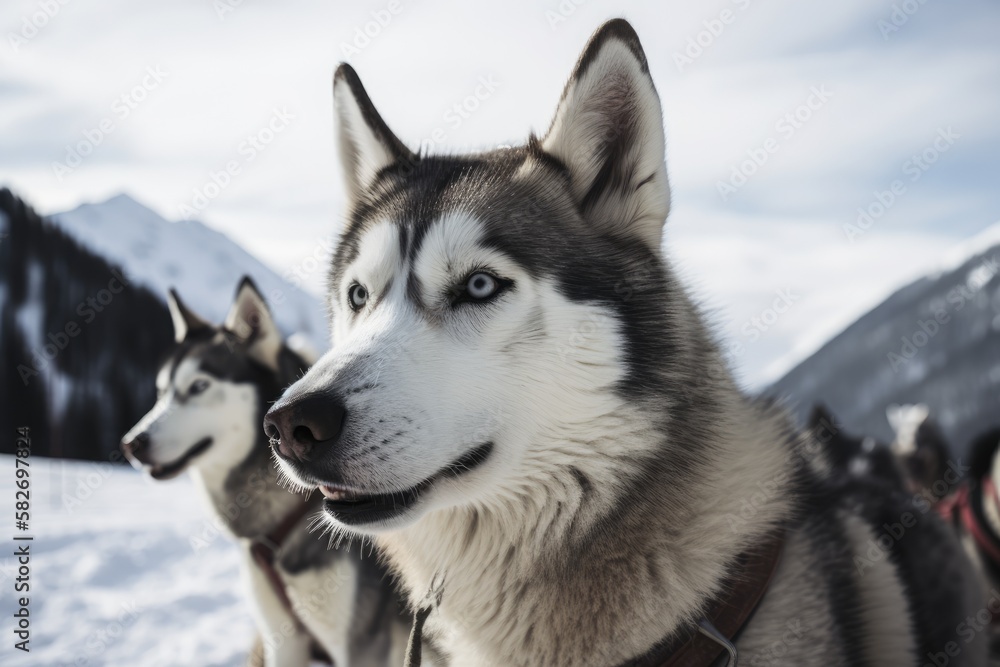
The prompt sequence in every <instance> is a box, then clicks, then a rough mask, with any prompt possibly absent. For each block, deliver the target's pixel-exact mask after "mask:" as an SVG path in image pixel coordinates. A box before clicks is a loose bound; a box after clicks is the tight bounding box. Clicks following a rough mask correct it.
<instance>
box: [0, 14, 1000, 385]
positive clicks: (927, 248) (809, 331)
mask: <svg viewBox="0 0 1000 667" xmlns="http://www.w3.org/2000/svg"><path fill="white" fill-rule="evenodd" d="M617 16H622V17H625V18H626V19H629V20H630V21H631V22H632V23H633V25H634V26H635V28H636V30H637V31H638V33H639V36H640V38H641V39H642V41H643V44H644V47H645V50H646V53H647V57H648V60H649V64H650V71H651V73H652V76H653V79H654V81H655V83H656V86H657V90H658V91H659V93H660V96H661V100H662V104H663V110H664V123H665V127H666V136H667V144H668V145H667V169H668V172H669V174H670V179H671V185H672V192H673V204H672V211H671V215H670V218H669V219H668V222H667V228H666V233H665V238H664V249H665V252H666V254H667V256H668V257H669V258H670V261H671V262H672V263H673V264H674V265H675V266H676V267H677V268H678V270H679V271H680V272H681V274H682V275H683V276H684V277H685V278H686V280H687V282H688V284H689V285H690V286H691V289H692V292H693V293H694V294H695V295H696V297H697V298H698V299H699V301H700V302H701V303H702V304H703V306H704V309H705V311H706V313H707V315H708V317H709V318H710V319H711V321H712V322H713V324H714V325H715V327H716V329H717V331H718V332H719V336H720V337H721V338H722V339H723V341H724V344H725V347H726V349H727V351H728V352H729V355H730V359H731V361H732V365H733V366H734V368H735V370H736V372H737V375H738V377H739V379H740V381H741V382H742V383H743V384H744V385H746V386H748V387H751V388H752V387H760V386H762V385H764V384H766V383H768V382H770V381H772V380H774V379H777V378H778V377H780V375H781V374H782V373H783V372H784V371H786V370H788V369H789V368H790V367H791V366H792V365H794V364H795V363H796V362H797V361H799V360H801V359H802V358H804V357H805V356H808V354H810V353H811V352H813V351H814V350H815V349H817V348H818V347H819V346H820V345H821V344H822V343H823V342H824V341H826V340H828V339H829V338H830V337H831V336H833V335H835V334H836V333H837V332H838V331H840V330H841V329H842V328H843V327H844V326H846V325H847V324H849V323H850V322H852V321H853V320H854V319H856V318H857V317H858V316H860V315H861V314H863V313H864V312H865V311H867V310H868V309H870V308H871V307H873V306H874V305H877V304H878V303H879V302H880V301H881V300H882V299H884V298H885V297H886V296H887V295H888V294H890V293H891V292H892V291H893V290H895V289H896V288H898V287H900V286H902V285H903V284H905V283H907V282H909V281H910V280H912V279H914V278H916V277H919V276H921V275H924V274H926V273H928V272H930V271H934V270H935V269H936V268H937V267H939V266H940V265H941V263H942V262H943V261H945V258H946V257H947V256H949V251H951V252H952V254H954V252H953V249H954V248H955V247H956V246H961V247H965V246H963V245H962V244H965V245H967V244H968V243H969V239H971V238H973V237H976V236H977V235H981V234H983V233H985V234H987V235H991V236H993V235H995V232H996V227H992V229H990V228H991V226H994V225H995V223H997V221H998V220H1000V187H998V185H1000V183H998V179H1000V167H998V162H1000V159H998V157H997V156H998V155H1000V123H998V122H997V119H998V118H1000V40H998V39H997V38H996V34H997V29H998V28H1000V5H998V4H997V3H991V2H988V1H985V0H969V1H965V2H960V1H956V2H945V1H943V0H923V1H921V0H845V1H843V2H837V3H831V2H822V3H821V2H801V0H769V1H765V0H711V1H708V2H704V1H701V2H695V1H693V0H692V1H688V2H662V1H650V2H624V3H623V2H603V1H599V0H562V1H561V2H559V1H557V0H543V1H541V2H527V1H524V0H518V1H514V2H504V3H499V2H498V3H490V4H486V3H469V2H436V1H430V0H421V2H413V1H412V0H366V1H363V2H352V3H350V4H348V3H331V2H306V1H299V0H293V1H289V2H281V3H277V2H269V3H264V2H254V1H252V0H214V1H213V0H198V1H195V0H177V1H175V2H171V3H155V4H153V3H134V2H126V1H125V0H105V1H96V0H95V1H92V2H80V1H78V0H65V4H60V3H59V2H58V1H57V0H52V2H51V3H49V2H43V1H42V0H29V1H25V2H21V1H19V0H17V1H14V2H6V3H4V10H3V14H2V15H0V38H2V43H0V184H2V185H6V186H8V187H11V188H12V189H14V190H15V192H17V193H18V194H19V195H21V196H22V197H25V198H26V199H27V200H28V201H29V202H30V203H31V204H32V205H33V206H35V207H36V208H37V209H38V210H39V211H40V212H42V213H55V212H59V211H63V210H66V209H69V208H72V207H74V206H76V205H78V204H80V203H82V202H88V201H91V202H92V201H100V200H103V199H106V198H108V197H111V196H113V195H116V194H118V193H121V192H127V193H129V194H130V195H131V196H133V197H135V198H136V199H138V200H139V201H141V202H143V203H145V204H146V205H148V206H150V207H151V208H153V209H154V210H155V211H157V212H158V213H160V214H161V215H163V216H164V217H166V218H168V219H180V218H184V217H195V218H197V219H200V220H202V221H203V222H205V223H206V224H208V225H209V226H211V227H213V228H215V229H218V230H220V231H222V232H224V233H226V234H227V235H229V236H230V237H231V238H233V239H234V240H236V241H237V242H238V243H240V244H241V245H243V246H244V247H246V248H247V249H248V250H249V251H250V252H252V253H254V254H255V255H257V256H258V257H260V258H261V259H262V260H263V261H264V262H265V263H267V264H269V265H270V266H271V267H273V268H274V269H275V270H276V271H278V273H280V274H284V275H290V274H293V273H294V274H297V275H298V276H299V278H300V279H302V280H304V282H305V284H306V286H307V287H309V288H310V289H311V291H313V292H314V293H316V294H319V293H321V292H322V289H323V275H324V271H323V270H322V269H315V268H313V267H315V266H316V265H317V263H316V262H315V261H314V259H313V258H315V257H317V256H324V255H325V254H326V253H328V252H329V249H330V239H331V237H332V236H333V235H334V233H335V230H336V229H337V226H338V224H339V222H340V220H341V219H342V216H343V206H344V189H343V187H342V183H341V174H340V168H339V164H338V163H337V162H336V160H335V144H334V139H333V137H334V134H333V121H332V115H333V112H332V98H331V78H332V73H333V70H334V69H335V67H336V65H337V64H338V63H339V62H341V61H345V60H346V61H348V62H350V63H351V64H352V65H354V67H355V69H356V70H357V71H358V73H359V74H360V76H361V78H362V80H363V81H364V83H365V86H366V88H367V90H368V92H369V94H370V96H371V98H372V100H373V101H374V103H375V105H376V106H377V107H378V109H379V110H380V112H381V113H382V115H383V117H384V118H385V119H386V121H387V122H388V123H389V125H390V126H391V127H392V128H393V130H394V131H395V132H396V134H397V135H398V136H399V137H400V138H401V139H402V140H403V141H404V142H406V143H407V144H408V145H410V146H411V147H414V148H415V147H417V146H422V147H423V148H425V149H429V150H436V151H444V152H459V151H464V150H475V149H482V148H491V147H494V146H497V145H504V144H513V143H520V142H522V141H523V140H524V139H525V137H527V135H528V132H529V131H532V130H534V131H535V132H544V130H545V129H546V128H547V127H548V123H549V120H550V118H551V114H552V113H553V111H554V108H555V105H556V102H557V101H558V98H559V95H560V93H561V91H562V87H563V84H564V83H565V80H566V77H567V76H568V74H569V72H570V70H571V69H572V66H573V64H574V62H575V60H576V58H577V57H578V55H579V52H580V50H581V49H582V48H583V45H584V44H585V43H586V40H587V38H588V36H589V35H590V34H591V33H592V32H593V30H594V29H595V28H596V27H597V26H598V25H600V24H601V23H602V22H603V21H604V20H607V19H609V18H613V17H617Z"/></svg>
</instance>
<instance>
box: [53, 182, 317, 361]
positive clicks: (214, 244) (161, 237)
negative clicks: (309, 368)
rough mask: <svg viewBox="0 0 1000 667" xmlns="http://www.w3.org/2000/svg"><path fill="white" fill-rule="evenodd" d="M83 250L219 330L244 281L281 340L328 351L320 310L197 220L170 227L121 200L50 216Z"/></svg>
mask: <svg viewBox="0 0 1000 667" xmlns="http://www.w3.org/2000/svg"><path fill="white" fill-rule="evenodd" d="M51 220H52V222H54V223H55V224H57V225H58V226H59V227H61V228H62V229H64V230H65V231H66V232H67V233H69V234H70V236H72V237H73V238H75V239H77V240H78V241H79V242H80V243H81V244H82V245H83V246H84V247H86V248H89V249H90V250H92V251H94V252H95V253H97V254H98V255H100V256H102V257H104V258H106V259H108V260H109V261H110V262H112V263H114V264H117V265H119V266H121V267H122V269H123V270H124V273H125V275H126V276H127V277H128V278H129V279H131V280H135V281H136V282H138V283H140V284H142V285H143V286H145V287H147V288H148V289H149V290H150V291H152V292H153V293H154V294H158V295H161V297H165V296H166V293H167V290H168V289H169V288H171V287H173V288H174V289H176V290H177V291H178V293H180V295H181V298H182V299H184V302H185V303H187V304H188V305H189V306H190V307H191V308H192V309H193V310H194V311H195V312H197V313H198V314H200V315H202V316H203V317H205V318H206V319H208V320H209V321H211V322H221V321H222V319H223V318H224V317H225V315H226V312H227V311H228V309H229V305H230V303H231V302H232V298H233V295H234V294H235V292H236V286H237V284H238V283H239V280H240V278H241V277H242V276H244V275H249V276H251V277H252V278H253V279H254V281H255V282H256V283H257V285H258V287H260V289H261V291H262V292H263V293H264V296H265V297H266V298H267V300H268V304H269V305H270V306H271V310H272V312H273V313H274V315H275V317H276V318H277V320H278V324H279V325H280V326H281V329H282V331H283V332H284V333H285V334H286V335H289V334H292V333H296V332H298V333H301V334H303V335H304V336H306V337H307V338H308V339H309V340H310V342H311V343H312V344H313V346H314V347H315V348H316V349H325V348H326V346H327V345H326V344H327V325H326V316H325V310H324V308H323V305H322V304H321V303H320V302H319V300H318V299H316V298H315V297H313V296H311V295H309V294H307V293H306V292H304V291H302V290H301V289H299V288H298V287H295V286H293V285H290V284H289V283H288V282H287V281H286V280H284V279H283V278H282V277H281V276H279V275H278V274H277V273H275V272H274V271H273V270H271V269H270V268H268V267H267V266H265V265H264V264H263V263H262V262H261V261H260V260H258V259H257V258H256V257H254V256H253V255H251V254H250V253H248V252H247V251H246V250H244V249H243V248H242V247H241V246H239V245H237V244H236V243H235V242H233V241H232V240H231V239H229V237H227V236H226V235H224V234H221V233H219V232H217V231H215V230H213V229H210V228H208V227H206V226H205V225H203V224H202V223H200V222H197V221H195V220H180V221H177V222H171V221H167V220H166V219H164V218H162V217H160V216H159V215H158V214H157V213H156V212H154V211H152V210H150V209H149V208H146V207H145V206H143V205H142V204H140V203H139V202H137V201H135V200H134V199H132V198H131V197H129V196H128V195H125V194H121V195H118V196H117V197H112V198H111V199H109V200H107V201H104V202H101V203H98V204H83V205H82V206H78V207H77V208H75V209H73V210H71V211H67V212H65V213H59V214H56V215H53V216H51Z"/></svg>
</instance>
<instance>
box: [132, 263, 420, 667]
mask: <svg viewBox="0 0 1000 667" xmlns="http://www.w3.org/2000/svg"><path fill="white" fill-rule="evenodd" d="M168 304H169V306H170V313H171V315H172V317H173V321H174V329H175V334H176V335H175V338H176V341H177V343H176V345H175V346H174V348H173V349H172V350H171V352H170V354H169V356H168V358H167V359H166V361H165V362H164V363H163V365H162V367H161V369H160V372H159V374H158V375H157V378H156V386H157V390H158V393H159V398H158V399H157V402H156V405H155V406H153V408H152V410H150V412H149V413H148V414H147V415H146V416H145V417H143V418H142V419H141V420H140V421H139V423H137V424H136V425H135V427H133V428H132V430H131V431H129V432H128V434H126V435H125V437H124V438H123V439H122V449H123V450H124V452H125V453H126V455H127V456H128V458H129V460H130V461H132V463H133V465H134V466H136V467H137V468H140V469H142V470H144V471H146V472H147V473H149V474H150V475H151V476H152V477H153V478H155V479H169V478H172V477H175V476H177V475H179V474H181V473H182V472H184V471H185V470H186V471H188V472H190V474H191V476H192V477H193V478H194V480H195V484H196V486H198V487H199V488H200V489H201V490H202V491H203V492H204V494H205V496H206V498H207V500H208V504H209V506H210V507H211V509H212V510H213V511H214V513H215V515H216V517H217V518H218V520H219V522H220V523H221V524H222V525H224V526H225V527H226V528H227V529H228V531H229V532H230V533H231V535H232V536H233V537H234V538H236V540H237V541H238V542H239V543H240V545H241V547H242V548H243V553H244V556H245V562H244V565H245V567H244V571H245V574H246V577H247V579H248V583H249V589H250V598H251V601H252V602H253V606H254V612H255V617H256V620H257V625H258V629H259V631H260V635H261V638H262V643H263V648H262V653H263V662H264V664H265V665H266V666H267V667H296V666H301V667H305V666H306V665H308V664H309V659H310V654H311V653H313V654H320V655H321V654H322V653H323V652H325V653H326V655H327V656H328V657H329V658H332V659H333V661H334V664H336V665H337V667H347V666H352V665H372V666H375V665H378V666H384V665H399V664H400V663H401V661H402V659H403V658H402V655H403V649H404V647H405V641H406V635H407V632H408V627H407V626H406V625H405V623H404V622H403V621H402V619H401V617H400V616H399V611H400V609H399V605H398V603H397V601H396V599H395V596H394V595H393V593H392V590H391V586H390V584H389V582H388V578H387V577H386V573H385V571H384V570H383V569H382V568H380V567H379V566H378V564H377V562H376V559H375V558H374V557H367V558H361V555H360V553H359V550H358V549H355V550H354V552H353V553H347V552H346V551H339V550H328V549H327V543H326V542H325V541H320V540H318V539H317V535H316V534H310V532H309V530H308V524H309V523H310V521H312V520H314V517H315V514H316V512H318V511H319V510H320V506H319V502H318V496H317V497H313V498H312V499H308V498H306V497H305V496H302V495H300V494H295V493H291V492H289V491H288V490H286V489H285V488H283V487H281V486H279V484H278V473H277V471H276V470H275V468H274V465H273V462H272V458H271V450H270V447H268V444H267V439H266V438H265V437H264V434H263V433H261V431H260V420H261V418H262V416H263V414H264V412H265V411H266V410H267V407H268V406H269V405H270V404H271V402H273V401H274V399H276V398H277V397H278V396H279V395H280V394H281V391H282V389H283V388H284V387H286V386H288V385H289V384H291V383H292V382H293V381H294V380H295V379H297V378H298V377H299V376H300V375H301V374H302V373H303V372H305V369H306V368H308V367H309V363H308V361H307V360H306V359H305V358H304V357H303V356H302V355H301V354H300V353H297V352H295V351H293V350H292V349H291V348H290V347H289V346H288V345H287V344H286V342H285V341H284V340H283V339H282V337H281V334H280V332H279V331H278V328H277V326H276V324H275V323H274V321H273V319H272V317H271V314H270V312H269V310H268V308H267V306H266V305H265V303H264V299H263V297H261V295H260V293H259V292H258V290H257V289H256V287H255V286H254V284H253V283H252V282H251V281H250V279H249V278H245V279H244V280H243V282H242V284H241V285H240V287H239V290H238V292H237V295H236V300H235V302H234V303H233V306H232V309H231V311H230V313H229V316H228V317H227V318H226V322H225V324H224V325H223V326H221V327H220V326H213V325H210V324H208V323H207V322H205V321H204V320H203V319H201V318H200V317H198V316H197V315H195V314H194V313H192V312H191V311H190V310H189V309H188V308H187V307H186V306H185V305H184V304H183V303H182V302H181V300H180V299H179V298H178V297H177V295H176V294H174V293H173V292H171V294H170V295H169V298H168ZM262 556H263V557H264V558H266V559H268V560H269V561H270V562H269V563H267V562H265V563H262V562H261V561H260V558H261V557H262ZM292 610H294V611H292ZM257 650H261V648H260V646H258V647H257ZM257 657H260V656H257Z"/></svg>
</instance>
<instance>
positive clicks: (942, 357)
mask: <svg viewBox="0 0 1000 667" xmlns="http://www.w3.org/2000/svg"><path fill="white" fill-rule="evenodd" d="M998 241H1000V226H998V225H994V226H993V227H991V228H989V229H987V230H986V231H985V232H984V233H983V234H981V235H979V236H978V237H976V238H975V239H972V240H971V241H970V242H969V243H968V244H966V246H965V247H964V248H963V249H960V252H959V254H958V255H957V256H955V257H950V258H947V261H946V263H945V265H944V266H942V267H941V268H940V269H939V270H937V271H935V272H933V273H932V274H930V275H928V276H926V277H924V278H921V279H919V280H917V281H915V282H913V283H911V284H909V285H907V286H905V287H903V288H902V289H900V290H898V291H896V292H895V293H894V294H892V295H891V296H889V298H887V299H886V300H885V301H883V302H882V303H881V304H879V305H878V306H876V307H875V308H874V309H872V310H871V311H869V312H868V313H866V314H865V315H864V316H862V317H861V318H860V319H858V320H857V321H856V322H854V324H852V325H851V326H849V327H848V328H847V329H845V330H844V331H843V332H841V333H840V334H839V335H837V336H836V337H834V338H833V339H832V340H831V341H829V342H828V343H827V344H826V345H824V346H823V347H822V348H821V349H820V350H819V351H817V352H816V353H815V354H813V355H812V356H811V357H809V358H808V359H806V360H805V361H803V362H802V363H800V364H799V365H798V366H796V367H795V368H794V369H792V370H791V371H790V372H789V373H788V374H787V375H785V376H784V377H783V378H782V379H781V380H779V381H778V382H776V383H775V384H774V385H773V386H772V387H770V388H769V389H768V390H767V392H766V393H768V394H769V395H777V396H783V397H786V398H788V399H790V401H791V402H792V403H791V405H792V407H793V408H794V410H795V412H796V415H797V416H798V418H799V419H800V420H804V419H805V417H806V415H807V414H808V412H809V410H810V408H811V407H812V405H813V404H814V403H816V402H823V403H826V404H827V405H828V406H829V407H830V408H831V409H832V410H833V412H834V414H835V415H836V416H837V417H838V418H839V419H840V420H841V421H842V422H843V425H844V427H845V428H846V429H848V430H850V431H852V432H854V433H858V434H867V435H872V436H874V437H877V438H880V439H882V440H889V439H891V437H892V431H891V429H890V427H889V424H888V422H887V421H886V417H885V408H886V406H887V405H889V404H892V403H926V404H927V405H928V406H929V407H930V409H931V415H932V416H933V417H934V418H935V419H936V420H937V421H938V423H939V424H940V425H941V427H942V428H943V430H944V433H945V435H946V436H947V438H948V439H949V441H950V443H951V445H952V448H953V451H955V452H956V455H962V453H964V451H965V449H966V447H967V445H968V443H969V441H970V440H971V439H972V438H973V437H974V436H975V435H977V434H978V433H980V432H982V431H983V430H985V429H986V428H987V427H988V426H995V425H997V424H1000V243H998ZM887 261H890V260H889V259H887Z"/></svg>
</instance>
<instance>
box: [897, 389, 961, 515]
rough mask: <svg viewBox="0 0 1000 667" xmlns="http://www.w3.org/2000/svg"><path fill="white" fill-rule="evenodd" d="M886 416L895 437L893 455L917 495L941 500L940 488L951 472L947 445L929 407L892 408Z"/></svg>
mask: <svg viewBox="0 0 1000 667" xmlns="http://www.w3.org/2000/svg"><path fill="white" fill-rule="evenodd" d="M885 417H886V419H887V420H888V421H889V425H890V426H892V429H893V431H895V433H896V437H895V438H894V439H893V441H892V445H891V447H892V453H893V454H894V455H895V456H896V458H897V459H898V460H899V463H900V465H901V466H902V467H903V470H904V471H905V473H906V478H907V481H908V483H909V484H910V487H911V490H912V491H913V492H914V493H927V492H930V493H934V492H935V489H934V486H935V484H937V485H938V490H937V494H938V496H939V497H940V496H941V495H942V494H941V491H940V488H941V485H942V484H944V481H943V480H944V478H945V475H946V474H947V473H948V459H949V456H948V442H947V441H946V440H945V438H944V434H943V433H942V432H941V428H940V427H939V426H938V425H937V423H935V421H934V420H933V419H931V417H930V410H929V409H928V407H927V406H926V405H923V404H919V405H890V406H889V407H888V408H886V410H885Z"/></svg>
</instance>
